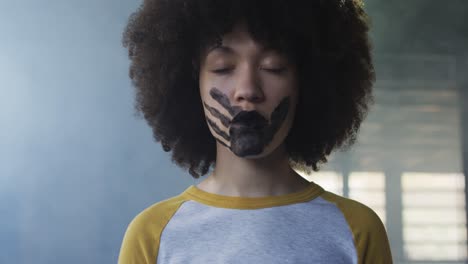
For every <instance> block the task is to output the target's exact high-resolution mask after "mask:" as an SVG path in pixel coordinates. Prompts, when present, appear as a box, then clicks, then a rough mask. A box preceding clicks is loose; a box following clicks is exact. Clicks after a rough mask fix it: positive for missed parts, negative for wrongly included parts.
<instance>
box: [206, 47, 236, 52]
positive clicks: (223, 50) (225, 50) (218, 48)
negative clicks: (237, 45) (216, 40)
mask: <svg viewBox="0 0 468 264" xmlns="http://www.w3.org/2000/svg"><path fill="white" fill-rule="evenodd" d="M213 51H217V52H218V51H219V52H221V53H228V54H233V53H234V50H233V49H232V48H231V47H228V46H219V45H217V46H214V47H211V48H209V49H208V53H210V52H213Z"/></svg>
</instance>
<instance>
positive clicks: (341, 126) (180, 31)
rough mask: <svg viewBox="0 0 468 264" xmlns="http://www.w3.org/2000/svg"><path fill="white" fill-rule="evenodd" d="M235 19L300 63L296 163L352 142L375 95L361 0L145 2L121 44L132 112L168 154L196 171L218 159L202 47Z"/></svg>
mask: <svg viewBox="0 0 468 264" xmlns="http://www.w3.org/2000/svg"><path fill="white" fill-rule="evenodd" d="M240 21H243V22H246V25H247V26H248V30H249V33H250V34H251V35H252V37H253V38H254V39H255V40H256V41H258V42H260V43H262V44H268V45H269V46H272V47H274V48H276V49H279V50H281V51H282V52H284V53H285V54H287V55H288V56H290V58H291V59H292V61H293V62H294V63H295V64H296V66H297V67H296V68H297V74H298V80H299V98H298V104H297V106H296V107H297V108H296V116H295V119H294V123H293V125H292V127H291V130H290V132H289V134H288V136H287V137H286V139H285V145H286V149H287V152H288V155H289V162H290V165H291V166H292V167H293V168H299V169H302V170H306V171H309V172H310V169H311V168H312V169H313V170H314V171H318V170H319V167H320V166H319V165H320V164H321V163H326V162H327V161H328V160H327V156H328V155H330V153H331V152H332V151H333V150H334V149H337V148H342V149H347V148H348V147H350V146H351V145H352V144H354V142H355V141H356V137H357V133H358V130H359V128H360V125H361V123H362V121H363V120H364V118H365V117H366V115H367V112H368V109H369V106H370V105H371V104H372V103H373V102H374V98H373V95H372V85H373V83H374V81H375V72H374V67H373V63H372V57H371V44H370V41H369V38H368V31H369V24H370V23H369V18H368V16H367V15H366V13H365V11H364V9H363V5H362V2H360V1H359V0H310V1H286V0H204V1H201V0H145V1H144V2H143V4H142V5H141V6H140V7H139V8H138V9H137V10H136V11H135V12H134V13H132V14H131V16H130V17H129V21H128V24H127V26H126V28H125V31H124V33H123V39H122V43H123V46H124V47H125V48H127V49H128V54H129V57H130V60H131V64H130V70H129V75H130V78H131V80H132V86H134V87H135V89H136V98H135V99H136V100H135V110H136V113H137V114H143V116H144V118H145V120H146V121H147V123H148V124H149V125H150V127H151V128H152V130H153V136H154V139H155V140H156V141H157V142H161V145H162V147H163V149H164V151H166V152H169V151H172V161H173V162H175V163H176V164H177V165H178V166H180V167H182V168H184V169H188V170H189V173H190V174H191V175H192V177H194V178H199V177H200V176H201V175H205V174H206V173H207V172H208V171H209V168H210V167H211V166H213V165H215V164H216V143H215V142H216V141H215V139H214V138H213V136H212V135H211V134H210V131H209V129H208V126H207V124H206V122H205V117H204V113H203V107H202V103H201V98H200V94H199V76H198V74H199V67H200V65H199V64H200V57H201V54H202V51H203V50H204V49H205V48H207V47H208V46H209V45H213V44H215V43H219V41H221V39H222V36H223V35H224V34H226V33H228V32H230V31H231V30H232V29H233V27H234V26H235V25H236V24H237V23H239V22H240Z"/></svg>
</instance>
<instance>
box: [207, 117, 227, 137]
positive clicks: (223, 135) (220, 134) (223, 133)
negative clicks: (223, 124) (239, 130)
mask: <svg viewBox="0 0 468 264" xmlns="http://www.w3.org/2000/svg"><path fill="white" fill-rule="evenodd" d="M205 118H206V121H207V123H208V125H209V126H210V127H211V129H213V131H214V132H215V133H216V134H218V135H219V136H220V137H222V138H224V139H225V140H226V141H228V142H229V141H230V140H231V138H230V137H229V135H228V134H227V133H226V132H224V131H222V130H221V129H220V128H219V127H218V125H217V124H216V123H215V122H214V121H213V120H211V119H210V118H209V117H207V116H205Z"/></svg>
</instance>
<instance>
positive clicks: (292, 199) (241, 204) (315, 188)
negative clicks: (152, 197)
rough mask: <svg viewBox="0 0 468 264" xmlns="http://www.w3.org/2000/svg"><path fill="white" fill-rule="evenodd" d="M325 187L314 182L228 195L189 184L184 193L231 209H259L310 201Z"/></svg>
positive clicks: (216, 205) (195, 199) (196, 199)
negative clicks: (268, 192) (289, 189)
mask: <svg viewBox="0 0 468 264" xmlns="http://www.w3.org/2000/svg"><path fill="white" fill-rule="evenodd" d="M323 192H324V189H323V188H322V187H320V186H319V185H317V184H316V183H314V182H310V184H309V185H308V186H307V187H306V188H304V189H303V190H300V191H297V192H293V193H288V194H283V195H273V196H264V197H242V196H227V195H220V194H215V193H210V192H207V191H204V190H202V189H200V188H198V187H196V186H195V185H191V186H189V187H188V188H187V189H186V190H185V191H184V192H183V193H182V195H183V196H185V197H187V198H188V199H189V200H194V201H196V202H199V203H202V204H205V205H210V206H215V207H221V208H231V209H259V208H268V207H275V206H282V205H288V204H294V203H301V202H306V201H310V200H312V199H315V198H316V197H318V196H320V195H321V194H322V193H323Z"/></svg>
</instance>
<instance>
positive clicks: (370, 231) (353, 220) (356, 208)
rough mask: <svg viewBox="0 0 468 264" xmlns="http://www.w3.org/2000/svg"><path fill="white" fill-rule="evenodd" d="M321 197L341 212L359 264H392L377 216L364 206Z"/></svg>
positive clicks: (323, 195)
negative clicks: (351, 234)
mask: <svg viewBox="0 0 468 264" xmlns="http://www.w3.org/2000/svg"><path fill="white" fill-rule="evenodd" d="M322 197H323V198H324V199H326V200H328V201H330V202H332V203H335V204H336V205H337V206H338V208H339V209H340V210H341V212H343V215H344V216H345V218H346V221H347V222H348V225H349V227H350V229H351V231H352V233H353V237H354V244H355V246H356V250H357V253H358V263H359V264H392V263H393V261H392V253H391V250H390V243H389V241H388V237H387V232H386V231H385V227H384V225H383V223H382V221H381V220H380V218H379V216H378V215H377V214H376V213H375V212H374V211H373V210H372V209H371V208H369V207H367V206H366V205H364V204H362V203H359V202H357V201H354V200H352V199H348V198H344V197H341V196H338V195H336V194H333V193H330V192H325V193H324V194H322Z"/></svg>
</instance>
